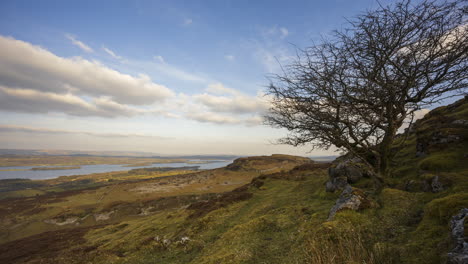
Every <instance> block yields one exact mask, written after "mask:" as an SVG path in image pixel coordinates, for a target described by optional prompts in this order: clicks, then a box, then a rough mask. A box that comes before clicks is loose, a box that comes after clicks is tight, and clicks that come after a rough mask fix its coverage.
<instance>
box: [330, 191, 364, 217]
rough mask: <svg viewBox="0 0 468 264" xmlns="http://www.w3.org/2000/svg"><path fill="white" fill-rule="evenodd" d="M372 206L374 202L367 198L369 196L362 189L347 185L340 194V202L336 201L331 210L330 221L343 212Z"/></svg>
mask: <svg viewBox="0 0 468 264" xmlns="http://www.w3.org/2000/svg"><path fill="white" fill-rule="evenodd" d="M372 204H373V203H372V201H371V200H370V199H368V198H367V195H366V194H365V193H364V192H363V191H362V190H361V189H358V188H353V187H351V186H350V185H347V186H346V187H345V188H344V190H343V192H342V193H341V194H340V197H339V198H338V200H336V202H335V205H334V206H333V207H332V209H331V210H330V213H329V215H328V221H331V220H333V218H334V217H335V215H336V213H337V212H339V211H341V210H345V209H349V210H354V211H358V210H361V209H365V208H370V207H372Z"/></svg>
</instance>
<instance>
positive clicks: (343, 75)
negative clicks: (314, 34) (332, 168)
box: [266, 0, 468, 175]
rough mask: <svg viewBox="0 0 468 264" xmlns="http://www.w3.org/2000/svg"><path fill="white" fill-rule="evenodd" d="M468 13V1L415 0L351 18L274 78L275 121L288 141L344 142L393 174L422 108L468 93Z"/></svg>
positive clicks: (272, 117)
mask: <svg viewBox="0 0 468 264" xmlns="http://www.w3.org/2000/svg"><path fill="white" fill-rule="evenodd" d="M467 11H468V7H467V6H466V2H465V1H445V2H440V1H422V2H418V3H414V2H413V1H410V0H407V1H403V2H399V3H396V4H393V5H390V6H380V7H379V8H378V9H376V10H372V11H367V12H365V13H363V14H362V15H359V16H357V17H356V18H354V19H351V20H349V21H348V26H347V27H346V28H345V29H343V30H339V31H334V32H333V33H332V34H331V37H328V38H324V39H323V40H322V41H321V42H320V43H317V44H315V45H312V46H311V47H308V48H306V49H303V50H299V51H298V55H297V58H296V59H295V60H294V62H293V63H291V64H290V65H286V66H285V67H283V73H282V74H279V75H275V76H274V77H273V78H272V79H271V83H270V85H269V88H268V93H269V94H270V95H272V98H273V99H272V108H271V109H270V112H269V114H267V115H266V122H267V124H269V125H271V126H274V127H281V128H286V129H287V130H288V131H289V134H288V136H287V137H285V138H282V139H280V143H285V144H290V145H294V146H298V145H309V146H311V148H329V147H331V146H336V147H338V148H340V149H343V150H346V151H348V152H350V153H352V154H354V155H356V156H358V157H361V158H362V159H364V160H365V161H366V162H368V164H369V165H371V166H372V167H373V168H374V169H375V172H376V173H378V174H380V175H385V174H387V169H388V164H389V162H390V160H391V158H392V153H390V147H391V146H392V144H393V143H394V140H395V137H396V134H397V131H398V129H399V128H400V127H401V126H402V125H403V124H404V123H405V122H406V121H407V120H412V119H413V117H414V113H415V111H417V110H419V109H422V108H426V107H428V106H430V105H432V104H434V103H437V102H439V101H441V100H443V99H445V98H447V97H451V96H457V95H461V94H463V93H466V88H467V77H468V76H467V75H468V66H467V55H468V22H467V13H468V12H467ZM369 157H370V158H369Z"/></svg>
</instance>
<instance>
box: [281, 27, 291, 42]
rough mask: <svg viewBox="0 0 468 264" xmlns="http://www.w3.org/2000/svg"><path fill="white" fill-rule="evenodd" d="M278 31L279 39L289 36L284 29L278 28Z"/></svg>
mask: <svg viewBox="0 0 468 264" xmlns="http://www.w3.org/2000/svg"><path fill="white" fill-rule="evenodd" d="M278 30H279V33H280V38H282V39H284V38H285V37H287V36H288V35H289V31H288V29H287V28H285V27H280V28H279V29H278Z"/></svg>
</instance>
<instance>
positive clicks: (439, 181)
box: [422, 175, 451, 193]
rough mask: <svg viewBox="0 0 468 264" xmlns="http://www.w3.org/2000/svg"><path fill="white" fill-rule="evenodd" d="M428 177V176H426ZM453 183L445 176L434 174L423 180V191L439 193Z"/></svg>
mask: <svg viewBox="0 0 468 264" xmlns="http://www.w3.org/2000/svg"><path fill="white" fill-rule="evenodd" d="M426 177H427V176H426ZM449 185H451V182H450V181H448V180H447V179H446V178H444V177H440V176H437V175H436V176H432V177H430V178H428V179H426V180H424V181H423V182H422V191H424V192H433V193H438V192H441V191H443V190H445V189H446V188H447V186H449Z"/></svg>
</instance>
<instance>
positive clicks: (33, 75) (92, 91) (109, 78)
mask: <svg viewBox="0 0 468 264" xmlns="http://www.w3.org/2000/svg"><path fill="white" fill-rule="evenodd" d="M0 85H4V86H6V87H10V88H22V89H32V90H38V91H43V92H54V93H60V94H68V93H73V94H75V95H88V96H108V97H110V98H111V99H112V100H113V101H116V102H118V103H122V104H134V105H145V104H152V103H155V102H162V101H164V100H165V99H167V98H169V97H172V96H173V95H174V93H173V92H172V91H171V90H170V89H168V88H167V87H165V86H163V85H159V84H156V83H153V82H152V80H151V79H150V77H149V76H147V75H144V74H140V75H138V76H131V75H128V74H124V73H121V72H118V71H116V70H113V69H110V68H108V67H106V66H105V65H103V64H101V63H100V62H98V61H89V60H86V59H83V58H80V57H73V58H63V57H59V56H57V55H55V54H53V53H51V52H49V51H47V50H45V49H43V48H41V47H38V46H34V45H32V44H30V43H27V42H24V41H20V40H16V39H13V38H7V37H3V36H0Z"/></svg>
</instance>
